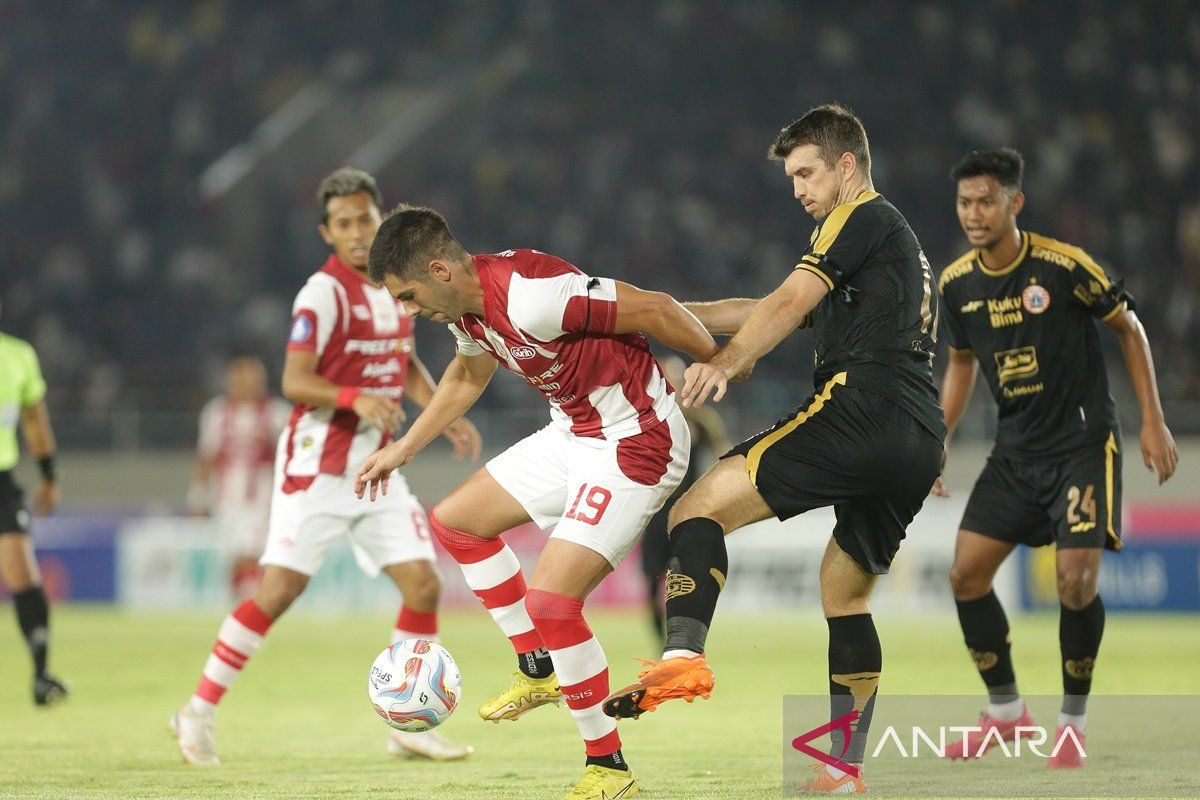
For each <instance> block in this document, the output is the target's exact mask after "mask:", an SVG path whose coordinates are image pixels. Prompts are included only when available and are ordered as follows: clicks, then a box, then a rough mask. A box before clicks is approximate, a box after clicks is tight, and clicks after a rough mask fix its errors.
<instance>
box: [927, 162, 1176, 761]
mask: <svg viewBox="0 0 1200 800" xmlns="http://www.w3.org/2000/svg"><path fill="white" fill-rule="evenodd" d="M1023 171H1024V164H1023V161H1022V159H1021V156H1020V154H1019V153H1017V152H1016V151H1015V150H1010V149H1000V150H989V151H983V152H975V153H971V154H970V155H968V156H967V157H966V158H964V159H963V160H962V161H961V162H959V164H958V165H957V166H956V167H955V168H954V170H953V171H952V172H951V177H952V178H953V180H955V181H956V182H957V186H958V217H959V221H960V222H961V224H962V227H963V230H964V231H965V232H966V234H967V238H968V240H969V241H970V243H971V244H972V245H973V246H974V249H972V250H971V251H970V252H969V253H967V254H966V255H964V256H963V257H962V258H960V259H958V260H957V261H955V262H954V263H953V264H951V265H950V266H948V267H947V268H946V269H945V270H944V271H943V272H942V274H941V277H940V279H939V281H938V288H939V290H940V292H941V294H942V298H943V312H944V313H943V320H944V327H943V330H944V332H945V338H946V341H947V343H948V344H949V345H950V362H949V365H948V367H947V370H946V376H945V380H944V383H943V385H942V404H943V406H944V407H945V411H946V423H947V427H948V428H949V432H950V434H951V435H953V432H954V429H955V427H956V426H957V424H958V422H959V420H960V419H961V418H962V414H963V411H964V410H965V409H966V406H967V402H968V401H969V399H970V396H971V389H972V388H973V386H974V384H975V376H976V372H977V370H978V369H982V371H983V374H984V378H985V379H986V380H987V384H988V388H990V389H991V391H992V396H993V397H994V398H995V399H996V403H997V405H998V407H999V429H998V432H997V435H996V444H995V447H994V449H993V450H992V454H991V456H990V457H989V458H988V462H987V466H986V467H985V468H984V470H983V473H982V474H981V475H980V476H979V480H978V481H977V482H976V484H975V488H974V490H973V491H972V492H971V497H970V499H969V500H968V501H967V508H966V511H965V513H964V514H963V519H962V523H961V525H960V529H959V531H958V539H957V542H956V545H955V555H954V565H953V567H952V568H951V571H950V582H951V585H952V587H953V590H954V597H955V600H956V602H957V605H958V615H959V620H960V622H961V624H962V629H963V635H964V637H965V639H966V643H967V647H968V649H969V650H970V653H971V656H972V658H973V659H974V661H975V664H976V666H977V667H978V668H979V671H980V674H981V676H982V677H983V680H984V683H985V684H986V685H987V688H988V695H989V698H990V702H989V706H988V710H987V711H986V712H985V713H984V715H983V718H982V720H981V723H980V726H979V727H980V731H979V733H978V734H976V735H974V736H973V737H970V738H969V739H968V741H967V742H966V743H965V744H963V743H956V744H957V747H955V748H947V755H949V756H950V757H958V758H963V757H975V756H977V755H978V750H979V748H980V747H981V746H982V747H986V746H987V744H985V743H994V742H995V741H996V738H995V736H994V735H993V736H991V737H990V738H989V736H988V734H989V731H990V730H991V729H992V728H996V729H998V731H999V733H1000V734H1001V735H1002V736H1003V737H1004V738H1007V739H1011V738H1012V737H1013V736H1014V735H1015V729H1016V727H1017V726H1018V725H1030V724H1032V719H1031V718H1030V716H1029V712H1028V709H1026V708H1025V704H1024V702H1023V701H1022V700H1021V697H1020V695H1019V693H1018V692H1017V685H1016V678H1015V675H1014V672H1013V667H1012V660H1011V657H1010V641H1011V640H1010V637H1009V630H1008V621H1007V619H1006V618H1005V615H1004V610H1003V608H1001V606H1000V602H999V600H997V599H996V595H995V593H994V592H993V591H992V580H993V578H994V576H995V574H996V570H997V569H999V567H1000V565H1001V563H1003V561H1004V559H1005V558H1006V557H1007V556H1008V554H1009V553H1011V552H1012V551H1013V549H1014V548H1015V547H1016V545H1018V544H1024V545H1028V546H1031V547H1040V546H1042V545H1048V544H1052V543H1053V544H1055V545H1057V553H1056V558H1057V565H1058V591H1059V599H1060V601H1061V603H1062V607H1061V617H1060V625H1059V638H1060V642H1061V649H1062V676H1063V690H1064V695H1065V696H1064V699H1063V706H1062V712H1061V713H1060V715H1059V720H1058V727H1059V735H1060V738H1061V736H1062V734H1063V733H1064V732H1065V731H1066V729H1067V728H1071V729H1073V730H1072V732H1073V733H1074V734H1075V737H1074V738H1076V739H1078V740H1079V741H1080V742H1081V743H1082V740H1083V732H1084V725H1085V708H1086V703H1087V695H1088V692H1089V690H1090V688H1091V682H1092V670H1093V667H1094V665H1095V662H1096V655H1097V653H1098V651H1099V648H1100V638H1101V634H1102V633H1103V631H1104V604H1103V603H1102V602H1101V600H1100V596H1099V594H1097V592H1096V576H1097V573H1098V571H1099V568H1100V554H1101V553H1102V552H1103V549H1104V548H1108V549H1110V550H1119V549H1120V548H1121V431H1120V427H1119V426H1118V424H1117V415H1116V409H1115V407H1114V404H1113V399H1112V396H1111V395H1110V394H1109V390H1108V377H1107V374H1106V372H1105V368H1104V359H1103V357H1102V354H1101V352H1100V338H1099V335H1098V333H1097V330H1096V327H1097V326H1096V323H1095V321H1096V320H1100V321H1102V322H1104V323H1106V324H1107V325H1108V326H1109V327H1111V328H1112V329H1113V330H1114V331H1115V332H1116V334H1117V336H1118V337H1119V338H1120V341H1121V346H1122V349H1123V350H1124V353H1125V362H1126V365H1127V367H1128V369H1129V374H1130V376H1131V378H1132V380H1133V385H1134V388H1135V389H1136V392H1137V396H1138V402H1139V403H1140V405H1141V408H1142V417H1143V424H1142V433H1141V445H1142V456H1143V459H1144V461H1145V463H1146V466H1147V467H1150V468H1152V469H1154V470H1156V471H1157V472H1158V476H1159V482H1160V483H1161V482H1162V481H1165V480H1166V479H1167V478H1169V477H1170V476H1171V474H1172V473H1173V472H1174V471H1175V464H1176V461H1177V459H1178V456H1177V454H1176V450H1175V444H1174V441H1173V440H1172V438H1171V433H1170V431H1169V430H1167V427H1166V424H1165V422H1164V421H1163V413H1162V407H1161V406H1160V404H1159V400H1158V389H1157V387H1156V386H1155V381H1154V366H1153V363H1152V361H1151V357H1150V346H1149V344H1148V342H1147V341H1146V334H1145V331H1144V330H1143V329H1142V326H1141V323H1139V322H1138V319H1137V315H1136V314H1134V311H1133V298H1132V297H1130V296H1129V294H1128V293H1127V292H1125V290H1124V288H1123V284H1122V282H1121V281H1119V280H1114V278H1113V277H1112V276H1111V275H1109V274H1108V273H1107V272H1106V271H1105V270H1104V269H1102V268H1101V267H1100V266H1099V265H1097V264H1096V262H1095V261H1094V260H1092V258H1091V257H1090V256H1089V255H1088V254H1087V253H1085V252H1084V251H1083V250H1081V249H1079V248H1078V247H1074V246H1072V245H1069V244H1064V243H1063V242H1059V241H1055V240H1054V239H1050V238H1048V237H1046V236H1040V235H1038V234H1036V233H1030V232H1028V231H1021V230H1019V229H1018V228H1017V215H1018V214H1019V213H1020V212H1021V208H1022V206H1023V205H1024V195H1023V194H1022V193H1021V178H1022V173H1023ZM947 441H948V440H947ZM934 493H935V494H942V495H945V494H947V492H946V490H945V488H944V486H943V485H942V482H941V480H940V479H939V481H938V484H937V485H936V486H935V487H934ZM1057 741H1058V739H1056V742H1057ZM1067 741H1068V742H1069V741H1070V740H1069V739H1068V740H1067ZM1049 765H1050V766H1051V767H1055V768H1071V767H1079V766H1082V765H1083V760H1082V756H1081V754H1080V753H1079V751H1078V749H1077V748H1075V747H1073V746H1069V747H1063V748H1060V749H1059V750H1058V755H1057V756H1054V757H1052V758H1051V759H1050V762H1049Z"/></svg>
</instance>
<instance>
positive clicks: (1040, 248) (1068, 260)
mask: <svg viewBox="0 0 1200 800" xmlns="http://www.w3.org/2000/svg"><path fill="white" fill-rule="evenodd" d="M1029 239H1030V255H1031V257H1033V258H1038V259H1041V260H1043V261H1050V262H1052V263H1055V264H1058V265H1059V266H1061V267H1062V268H1063V271H1062V272H1060V273H1059V276H1060V278H1062V279H1063V280H1065V281H1066V289H1067V291H1068V292H1070V294H1069V298H1070V301H1071V302H1072V303H1074V304H1076V305H1078V306H1080V307H1081V308H1084V309H1087V311H1088V313H1089V314H1091V315H1092V316H1093V317H1096V318H1097V319H1099V320H1102V321H1104V322H1107V321H1108V320H1110V319H1112V318H1113V317H1115V316H1116V315H1117V314H1119V313H1121V312H1122V311H1124V310H1127V309H1128V310H1131V311H1132V310H1133V308H1134V302H1133V296H1132V295H1131V294H1129V293H1128V292H1127V291H1125V281H1124V279H1119V280H1114V279H1113V278H1112V277H1110V276H1109V275H1108V273H1107V272H1105V271H1104V268H1103V267H1101V266H1100V265H1099V264H1097V263H1096V261H1095V259H1093V258H1092V257H1091V256H1090V255H1088V254H1087V252H1086V251H1085V250H1084V249H1083V248H1081V247H1075V246H1074V245H1069V244H1066V243H1065V242H1059V241H1056V240H1054V239H1050V238H1048V237H1045V236H1039V235H1038V234H1036V233H1031V234H1029Z"/></svg>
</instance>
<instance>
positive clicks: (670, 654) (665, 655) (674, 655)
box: [662, 650, 700, 661]
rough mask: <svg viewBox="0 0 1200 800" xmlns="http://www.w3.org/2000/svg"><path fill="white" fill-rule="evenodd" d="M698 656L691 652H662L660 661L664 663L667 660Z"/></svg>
mask: <svg viewBox="0 0 1200 800" xmlns="http://www.w3.org/2000/svg"><path fill="white" fill-rule="evenodd" d="M698 655H700V654H699V653H695V652H692V651H691V650H664V651H663V655H662V660H663V661H666V660H667V659H668V658H695V657H696V656H698Z"/></svg>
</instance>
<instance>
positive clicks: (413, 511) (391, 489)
mask: <svg viewBox="0 0 1200 800" xmlns="http://www.w3.org/2000/svg"><path fill="white" fill-rule="evenodd" d="M281 484H282V480H281V479H277V480H276V483H275V493H274V495H273V497H272V500H271V521H270V525H269V528H268V532H267V547H266V550H265V551H264V552H263V555H262V558H261V559H260V560H259V563H260V564H262V565H263V566H264V567H265V566H277V567H286V568H287V569H290V570H295V571H296V572H302V573H304V574H305V575H314V574H315V573H316V572H317V570H319V569H320V568H321V563H322V562H323V561H324V560H325V551H326V550H328V549H329V545H330V543H332V542H333V540H334V539H336V538H337V537H338V536H342V535H343V534H344V535H346V536H349V537H350V544H351V546H352V547H353V548H354V560H355V561H357V562H358V566H359V567H360V568H361V569H362V571H363V572H365V573H367V574H368V575H370V576H371V577H374V576H376V575H378V574H379V571H380V570H381V569H382V568H383V567H386V566H390V565H392V564H400V563H403V562H405V561H433V560H434V559H435V555H434V552H433V542H432V540H431V537H430V529H429V521H428V519H426V517H425V510H424V509H423V508H421V504H420V503H418V502H417V498H416V497H414V496H413V494H412V492H410V491H409V490H408V484H407V483H406V482H405V480H404V478H403V476H401V475H399V474H394V475H392V479H391V480H390V481H389V482H388V493H387V495H386V496H380V497H379V498H378V499H377V500H376V501H375V502H374V503H372V502H371V501H370V500H369V499H368V498H366V497H364V498H363V499H362V500H359V499H358V498H357V497H355V495H354V478H353V477H346V476H344V475H325V474H321V475H317V476H316V477H315V478H314V479H313V482H312V484H311V485H309V487H308V488H307V489H305V490H303V491H296V492H292V493H291V494H285V493H284V492H283V490H282V488H280V487H281Z"/></svg>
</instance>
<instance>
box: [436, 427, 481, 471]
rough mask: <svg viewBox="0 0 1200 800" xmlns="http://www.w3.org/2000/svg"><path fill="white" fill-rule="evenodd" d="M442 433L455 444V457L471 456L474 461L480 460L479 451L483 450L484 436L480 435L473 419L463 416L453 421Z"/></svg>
mask: <svg viewBox="0 0 1200 800" xmlns="http://www.w3.org/2000/svg"><path fill="white" fill-rule="evenodd" d="M442 435H444V436H445V437H446V438H447V439H449V440H450V444H452V445H454V457H455V458H457V459H460V460H461V459H463V458H466V457H468V456H469V457H470V459H471V460H472V461H478V460H479V453H480V451H482V450H483V437H482V436H480V435H479V431H478V430H477V429H476V428H475V425H474V424H473V423H472V422H471V420H469V419H467V418H466V417H463V418H461V419H459V420H456V421H455V422H451V423H450V424H449V425H447V426H446V430H444V431H443V432H442Z"/></svg>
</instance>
